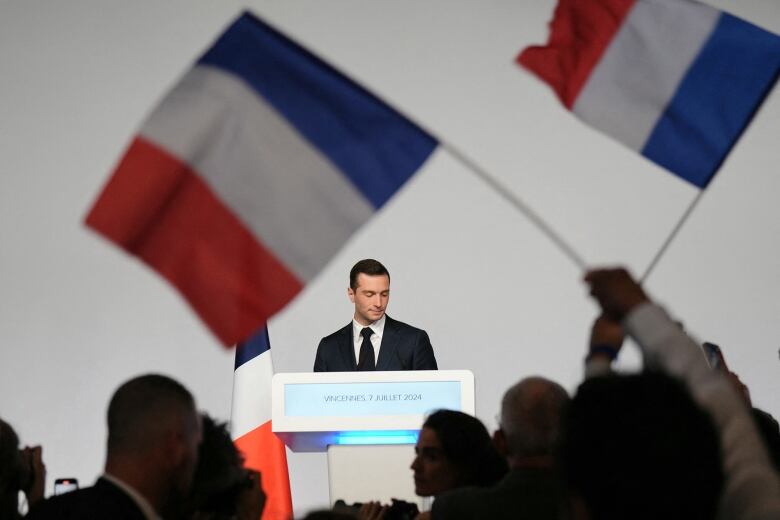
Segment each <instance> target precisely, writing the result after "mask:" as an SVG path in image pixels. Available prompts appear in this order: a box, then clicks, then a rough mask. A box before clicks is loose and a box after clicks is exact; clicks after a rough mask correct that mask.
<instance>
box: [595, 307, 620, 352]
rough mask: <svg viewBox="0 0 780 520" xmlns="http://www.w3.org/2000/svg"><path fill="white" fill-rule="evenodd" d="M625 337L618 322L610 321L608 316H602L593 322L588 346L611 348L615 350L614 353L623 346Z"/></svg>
mask: <svg viewBox="0 0 780 520" xmlns="http://www.w3.org/2000/svg"><path fill="white" fill-rule="evenodd" d="M625 337H626V335H625V333H624V332H623V327H622V326H621V325H620V322H617V321H614V320H611V319H610V318H609V316H607V315H605V314H602V315H601V316H599V317H598V318H596V321H594V322H593V327H592V328H591V329H590V346H591V347H598V346H604V347H612V348H613V349H615V352H618V351H620V347H622V346H623V339H625Z"/></svg>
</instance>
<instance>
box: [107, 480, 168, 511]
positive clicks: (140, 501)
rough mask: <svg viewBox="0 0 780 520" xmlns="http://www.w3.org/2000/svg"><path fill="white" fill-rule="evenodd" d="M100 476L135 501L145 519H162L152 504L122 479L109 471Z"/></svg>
mask: <svg viewBox="0 0 780 520" xmlns="http://www.w3.org/2000/svg"><path fill="white" fill-rule="evenodd" d="M101 478H104V479H105V480H108V481H109V482H111V483H112V484H113V485H115V486H116V487H118V488H119V489H121V490H122V491H124V492H125V493H126V494H127V496H129V497H130V498H131V499H132V500H133V502H135V505H137V506H138V509H140V510H141V512H142V513H143V515H144V517H146V519H147V520H162V518H161V517H160V515H158V514H157V512H156V511H155V510H154V508H153V507H152V504H150V503H149V501H148V500H146V499H145V498H144V497H143V495H141V493H139V492H138V491H136V490H135V489H133V487H132V486H131V485H130V484H128V483H127V482H124V481H122V480H121V479H119V478H118V477H115V476H114V475H111V474H109V473H103V475H102V476H101Z"/></svg>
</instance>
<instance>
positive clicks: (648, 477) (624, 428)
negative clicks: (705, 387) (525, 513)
mask: <svg viewBox="0 0 780 520" xmlns="http://www.w3.org/2000/svg"><path fill="white" fill-rule="evenodd" d="M561 466H562V470H563V474H564V478H565V481H566V484H567V486H568V488H569V491H570V492H572V493H574V494H576V495H579V496H580V497H581V498H582V499H583V501H584V502H585V505H586V507H587V509H588V512H589V515H590V518H593V519H594V520H619V519H625V518H633V519H640V520H643V519H657V518H664V519H680V520H683V519H685V520H695V519H702V520H703V519H711V518H715V512H716V509H717V503H718V497H719V495H720V491H721V488H722V485H723V471H722V467H721V454H720V446H719V438H718V432H717V430H716V429H715V426H714V424H713V422H712V419H711V418H710V416H709V415H708V414H707V413H706V412H704V411H703V410H702V409H701V408H699V406H698V405H697V404H696V403H695V402H694V401H693V399H692V398H691V396H690V394H689V393H688V391H687V389H686V388H685V386H684V385H683V384H682V382H680V381H678V380H677V379H674V378H672V377H670V376H668V375H665V374H661V373H654V372H644V373H641V374H633V375H611V376H606V377H597V378H593V379H590V380H588V381H586V382H585V383H583V384H582V385H580V387H579V389H578V390H577V394H576V395H575V396H574V398H573V399H572V401H571V403H570V405H569V407H568V412H567V414H566V417H565V421H564V435H563V442H562V448H561Z"/></svg>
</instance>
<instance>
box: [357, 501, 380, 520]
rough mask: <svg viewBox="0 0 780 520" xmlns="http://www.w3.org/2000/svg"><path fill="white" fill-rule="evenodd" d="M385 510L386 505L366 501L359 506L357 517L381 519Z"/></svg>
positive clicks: (361, 519)
mask: <svg viewBox="0 0 780 520" xmlns="http://www.w3.org/2000/svg"><path fill="white" fill-rule="evenodd" d="M386 512H387V506H383V505H382V504H380V503H379V502H366V503H365V504H363V505H362V506H360V511H359V512H358V518H360V520H382V519H383V518H384V517H385V513H386Z"/></svg>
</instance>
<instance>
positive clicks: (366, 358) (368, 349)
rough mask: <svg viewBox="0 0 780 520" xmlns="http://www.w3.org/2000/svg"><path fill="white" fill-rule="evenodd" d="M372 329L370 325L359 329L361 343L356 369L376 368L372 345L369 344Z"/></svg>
mask: <svg viewBox="0 0 780 520" xmlns="http://www.w3.org/2000/svg"><path fill="white" fill-rule="evenodd" d="M373 333H374V331H373V330H371V328H370V327H366V328H365V329H363V330H361V331H360V335H361V336H363V343H361V345H360V360H359V361H358V367H357V369H358V370H376V365H375V364H374V346H373V345H372V344H371V334H373Z"/></svg>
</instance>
